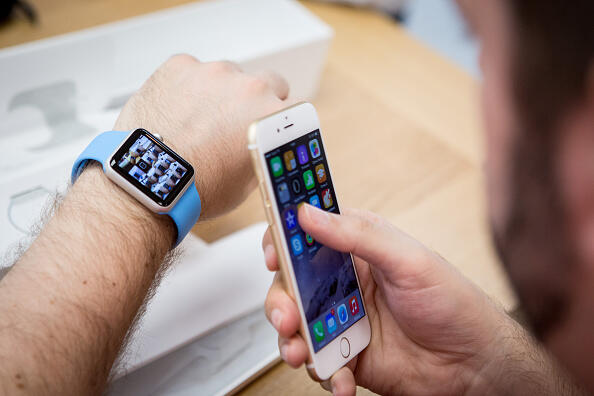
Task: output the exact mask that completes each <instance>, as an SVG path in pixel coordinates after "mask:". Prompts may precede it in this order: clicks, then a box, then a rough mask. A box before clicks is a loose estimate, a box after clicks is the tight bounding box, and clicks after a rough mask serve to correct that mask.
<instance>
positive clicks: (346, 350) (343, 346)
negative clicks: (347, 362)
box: [340, 337, 351, 358]
mask: <svg viewBox="0 0 594 396" xmlns="http://www.w3.org/2000/svg"><path fill="white" fill-rule="evenodd" d="M340 354H341V355H342V357H343V358H348V357H349V355H350V354H351V344H350V342H349V340H347V339H346V337H342V339H341V340H340Z"/></svg>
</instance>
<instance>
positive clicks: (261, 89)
mask: <svg viewBox="0 0 594 396" xmlns="http://www.w3.org/2000/svg"><path fill="white" fill-rule="evenodd" d="M270 89H271V88H270V85H269V84H268V82H267V81H266V80H264V79H262V78H260V77H256V76H249V77H247V78H246V82H245V90H246V92H247V93H248V94H252V95H253V94H255V95H259V94H262V93H265V92H267V91H269V90H270Z"/></svg>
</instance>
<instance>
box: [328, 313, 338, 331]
mask: <svg viewBox="0 0 594 396" xmlns="http://www.w3.org/2000/svg"><path fill="white" fill-rule="evenodd" d="M326 328H327V329H328V334H332V333H334V332H335V331H336V318H334V315H332V314H331V313H329V314H328V315H326Z"/></svg>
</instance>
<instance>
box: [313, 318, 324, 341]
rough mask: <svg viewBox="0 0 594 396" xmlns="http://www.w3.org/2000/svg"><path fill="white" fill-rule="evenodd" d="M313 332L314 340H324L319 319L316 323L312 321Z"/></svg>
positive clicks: (322, 328)
mask: <svg viewBox="0 0 594 396" xmlns="http://www.w3.org/2000/svg"><path fill="white" fill-rule="evenodd" d="M313 333H314V338H315V339H316V342H321V341H324V325H323V324H322V322H321V321H319V320H318V321H317V322H316V323H314V325H313Z"/></svg>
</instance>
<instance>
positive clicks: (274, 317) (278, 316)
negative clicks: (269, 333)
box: [270, 308, 283, 331]
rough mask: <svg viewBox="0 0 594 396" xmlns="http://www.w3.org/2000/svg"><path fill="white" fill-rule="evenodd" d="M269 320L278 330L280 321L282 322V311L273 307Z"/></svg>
mask: <svg viewBox="0 0 594 396" xmlns="http://www.w3.org/2000/svg"><path fill="white" fill-rule="evenodd" d="M270 321H271V322H272V325H273V326H274V328H275V329H276V330H277V331H280V327H281V323H282V322H283V313H282V312H281V310H280V309H278V308H275V309H273V310H272V312H271V313H270Z"/></svg>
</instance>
